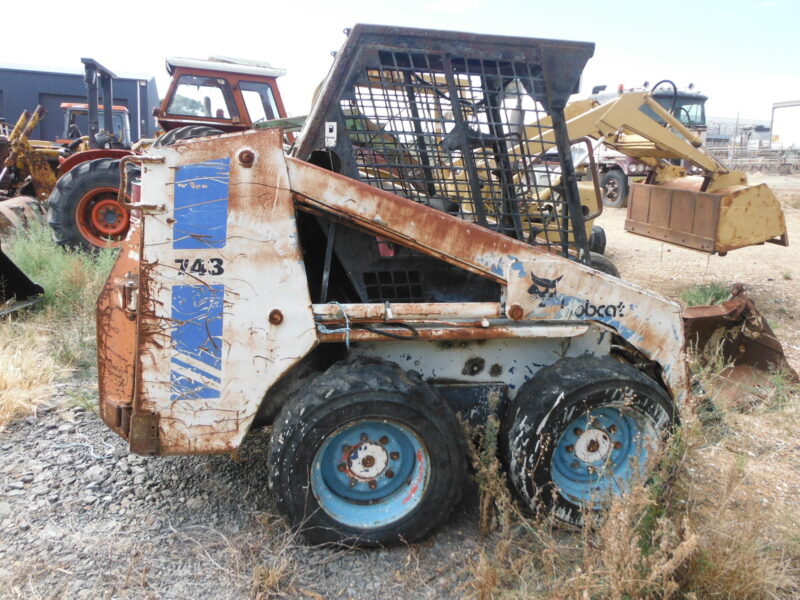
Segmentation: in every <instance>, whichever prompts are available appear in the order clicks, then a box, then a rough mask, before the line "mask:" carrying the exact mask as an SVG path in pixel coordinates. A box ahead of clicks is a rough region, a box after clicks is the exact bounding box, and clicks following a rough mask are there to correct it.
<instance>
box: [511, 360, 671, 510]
mask: <svg viewBox="0 0 800 600" xmlns="http://www.w3.org/2000/svg"><path fill="white" fill-rule="evenodd" d="M609 415H610V416H609ZM616 418H618V419H619V423H620V425H619V426H617V425H616V423H617V421H616V420H615V419H616ZM676 419H677V414H676V411H675V407H674V405H673V403H672V402H671V400H670V399H669V397H668V396H667V394H666V392H665V391H664V390H663V389H662V388H661V387H660V386H659V385H658V384H657V383H656V382H654V381H653V380H652V379H650V378H649V377H647V376H646V375H644V374H643V373H641V372H640V371H638V370H636V369H634V368H633V367H631V366H629V365H627V364H623V363H620V362H618V361H616V360H614V359H613V358H611V357H603V358H597V357H580V358H565V359H561V360H560V361H558V362H557V363H555V364H553V365H550V366H548V367H545V368H544V369H542V370H541V371H539V372H538V373H537V374H536V375H535V376H534V377H533V378H532V379H530V380H529V381H528V382H526V383H525V384H524V385H523V386H522V387H521V388H520V391H519V393H518V394H517V395H516V397H515V398H514V400H513V401H512V402H511V403H510V404H509V406H508V408H507V409H506V413H505V415H504V417H503V421H502V424H501V431H500V446H501V453H502V456H503V459H504V461H505V464H506V467H507V469H508V476H509V480H510V484H511V487H512V489H513V491H514V492H515V494H516V495H517V496H518V497H519V499H520V500H521V501H522V503H523V504H524V505H525V506H526V507H527V508H529V509H531V510H534V511H535V510H537V509H538V508H539V507H540V506H544V507H546V508H550V509H552V510H553V512H554V514H555V516H556V517H557V518H558V519H560V520H561V521H564V522H565V523H569V524H571V525H577V526H580V525H582V524H583V513H584V511H586V510H596V509H599V508H601V507H602V506H603V504H604V503H603V500H604V499H605V498H602V496H603V495H604V494H609V493H615V494H616V493H618V492H617V490H619V489H620V488H622V487H624V486H625V483H630V479H631V478H632V477H633V476H632V475H631V474H630V473H628V472H627V471H626V469H625V465H628V464H630V463H631V461H632V460H635V459H636V458H638V459H639V461H640V462H639V465H642V464H643V462H645V461H644V458H645V457H646V451H644V450H643V449H642V447H641V446H640V445H636V444H637V442H636V436H635V435H632V432H633V431H635V428H634V427H632V426H629V424H628V421H630V422H631V423H635V424H636V426H637V427H640V428H641V429H642V435H641V437H643V438H644V437H646V438H647V439H648V440H649V441H654V442H655V441H657V440H663V439H665V438H666V437H667V436H668V435H669V432H670V431H671V430H672V428H673V426H674V425H675V422H676ZM581 423H582V424H584V426H585V430H584V429H581V428H580V424H581ZM608 423H612V424H613V427H612V426H610V425H608ZM576 424H577V425H576ZM626 435H627V436H628V437H629V439H627V440H624V439H623V441H624V442H625V445H623V442H620V441H618V440H619V438H624V437H625V436H626ZM572 437H575V438H576V439H575V440H574V441H573V440H572ZM584 438H585V439H584ZM570 442H572V443H573V445H569V444H570ZM593 443H594V444H597V445H596V446H595V447H593V446H592V444H593ZM617 444H620V446H617ZM648 449H649V448H648ZM603 452H605V455H602V453H603ZM565 453H566V456H567V457H569V458H568V459H567V462H569V464H568V465H567V464H566V462H565V460H564V456H565ZM615 453H616V454H615ZM597 456H600V458H599V459H598V460H595V461H590V460H589V459H590V458H597ZM584 459H585V460H584ZM598 461H599V467H597V466H596V465H597V464H598ZM592 465H595V466H592ZM590 467H591V468H590ZM572 469H574V470H575V471H576V472H574V473H573V472H571V470H572ZM591 469H597V470H596V471H592V470H591ZM631 470H634V469H633V468H631ZM635 470H636V471H638V469H635ZM593 472H594V473H603V476H601V477H599V478H597V479H595V480H594V481H592V480H591V473H593ZM564 473H566V476H565V475H564ZM570 477H572V478H573V479H570ZM580 477H586V478H587V481H586V482H585V483H584V482H575V481H574V479H577V478H580ZM560 482H563V483H560ZM562 486H563V487H562ZM595 486H596V487H595ZM614 486H619V488H615V487H614ZM601 487H602V488H604V489H602V490H601V492H600V493H598V495H597V496H595V494H596V491H595V490H596V489H600V488H601ZM578 493H583V494H587V495H585V496H584V497H580V496H576V495H575V494H578ZM606 498H607V496H606Z"/></svg>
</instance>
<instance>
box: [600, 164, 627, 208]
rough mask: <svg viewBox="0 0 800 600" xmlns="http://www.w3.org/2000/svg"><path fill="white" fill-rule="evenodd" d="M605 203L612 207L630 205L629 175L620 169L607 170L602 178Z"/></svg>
mask: <svg viewBox="0 0 800 600" xmlns="http://www.w3.org/2000/svg"><path fill="white" fill-rule="evenodd" d="M600 187H601V188H602V190H603V205H604V206H608V207H611V208H623V207H625V206H628V177H627V176H626V175H625V173H623V172H622V171H620V170H619V169H611V170H610V171H607V172H606V173H605V174H604V175H603V177H602V178H601V179H600Z"/></svg>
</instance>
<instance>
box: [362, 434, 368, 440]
mask: <svg viewBox="0 0 800 600" xmlns="http://www.w3.org/2000/svg"><path fill="white" fill-rule="evenodd" d="M367 440H369V436H368V435H367V434H366V433H362V434H361V441H362V442H366V441H367Z"/></svg>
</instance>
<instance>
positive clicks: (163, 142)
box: [47, 57, 286, 250]
mask: <svg viewBox="0 0 800 600" xmlns="http://www.w3.org/2000/svg"><path fill="white" fill-rule="evenodd" d="M84 64H85V65H86V71H87V84H88V85H89V93H90V97H91V95H92V91H93V90H92V82H94V85H95V88H94V89H95V93H96V89H97V87H96V77H95V76H90V70H94V71H95V72H96V73H98V75H99V77H100V79H101V81H102V84H103V85H102V87H103V95H104V97H106V96H108V97H112V96H113V94H112V93H111V91H110V87H108V86H110V83H106V78H107V75H108V74H109V73H108V71H107V70H105V69H103V67H102V66H100V65H98V64H97V63H96V62H95V61H92V60H91V59H84ZM167 72H168V73H169V74H170V75H171V76H172V81H171V83H170V86H169V90H168V91H167V95H166V96H165V97H164V100H163V101H162V103H161V106H160V107H159V108H156V109H155V110H154V111H153V116H155V117H156V118H157V119H158V123H159V125H160V126H161V128H162V129H164V131H165V132H166V133H165V134H164V135H162V136H161V137H159V138H157V139H156V140H140V141H139V142H137V143H135V144H133V146H132V149H130V150H129V149H125V148H122V147H120V146H121V144H115V143H113V135H112V136H102V135H100V134H102V133H104V132H103V131H102V130H101V131H99V133H98V136H99V138H98V139H100V140H101V141H103V140H106V139H109V140H110V142H107V143H101V144H98V145H97V146H98V147H96V148H94V149H91V150H88V151H85V152H78V153H76V154H73V155H72V156H70V157H69V158H68V159H67V160H66V161H64V162H63V163H62V164H61V166H60V168H59V174H60V175H61V177H60V178H59V180H58V183H57V184H56V187H55V189H54V190H53V193H52V194H51V195H50V201H49V205H48V211H47V221H48V223H49V225H50V227H51V228H52V230H53V238H54V239H55V241H56V242H57V243H58V244H60V245H61V246H64V247H67V248H79V249H83V250H93V249H95V248H104V247H115V246H118V245H119V244H120V243H121V242H122V240H124V239H125V236H126V234H127V232H128V222H129V219H130V215H129V213H128V209H127V208H126V207H125V206H124V205H122V204H120V203H119V202H118V201H117V196H118V190H119V185H120V160H121V159H122V158H123V157H125V156H129V155H131V154H134V153H137V151H138V150H139V149H141V148H142V147H145V146H147V145H150V144H151V143H152V144H155V145H157V146H167V145H170V144H172V143H174V142H176V141H178V140H184V139H190V138H196V137H205V136H209V135H218V134H221V133H229V132H234V131H243V130H246V129H251V128H252V127H253V126H254V125H255V126H258V124H260V123H262V122H269V121H272V120H275V119H281V118H285V116H286V112H285V110H284V107H283V101H282V100H281V96H280V91H279V89H278V84H277V78H278V77H280V76H281V75H283V74H284V73H285V71H284V70H283V69H276V68H274V67H272V66H270V65H269V64H266V63H259V62H254V61H245V60H240V59H230V58H222V57H212V58H211V59H209V60H198V59H188V58H169V59H167ZM110 75H111V77H113V74H110ZM89 104H90V105H91V104H92V102H91V100H90V103H89ZM94 116H95V122H96V114H95V115H94ZM92 117H93V115H92V114H91V112H90V115H89V120H90V131H91V130H92V125H91V122H92ZM95 128H96V129H97V127H96V126H95ZM106 129H108V127H106ZM111 131H113V128H112V130H111ZM90 135H91V134H90ZM131 168H135V167H133V165H131Z"/></svg>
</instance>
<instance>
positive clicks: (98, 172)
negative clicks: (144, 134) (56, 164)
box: [47, 158, 130, 252]
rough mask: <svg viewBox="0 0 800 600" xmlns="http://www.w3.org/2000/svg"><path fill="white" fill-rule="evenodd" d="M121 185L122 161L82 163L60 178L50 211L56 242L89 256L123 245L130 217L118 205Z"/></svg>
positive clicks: (48, 210) (50, 220)
mask: <svg viewBox="0 0 800 600" xmlns="http://www.w3.org/2000/svg"><path fill="white" fill-rule="evenodd" d="M119 184H120V173H119V159H118V158H98V159H96V160H90V161H87V162H83V163H80V164H79V165H77V166H76V167H74V168H73V169H71V170H70V171H68V172H67V173H65V174H64V175H63V176H62V177H61V178H59V180H58V182H57V183H56V187H55V188H54V189H53V192H52V193H51V194H50V200H49V202H48V208H47V223H48V224H49V225H50V229H51V230H52V233H53V239H54V240H55V242H56V243H57V244H58V245H60V246H63V247H65V248H69V249H73V250H85V251H87V252H93V251H96V250H98V249H99V248H115V247H117V246H119V245H120V244H122V241H123V240H124V239H125V236H126V235H127V233H128V226H129V223H128V221H129V218H130V214H129V212H128V209H127V208H125V207H124V206H121V205H120V204H119V203H118V202H117V195H118V192H119Z"/></svg>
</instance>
